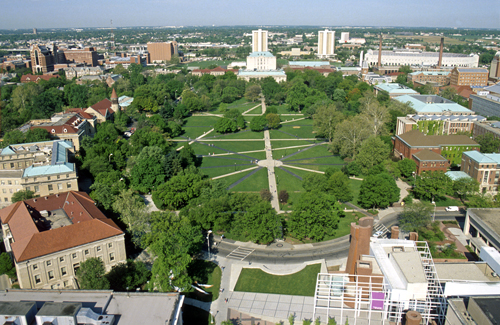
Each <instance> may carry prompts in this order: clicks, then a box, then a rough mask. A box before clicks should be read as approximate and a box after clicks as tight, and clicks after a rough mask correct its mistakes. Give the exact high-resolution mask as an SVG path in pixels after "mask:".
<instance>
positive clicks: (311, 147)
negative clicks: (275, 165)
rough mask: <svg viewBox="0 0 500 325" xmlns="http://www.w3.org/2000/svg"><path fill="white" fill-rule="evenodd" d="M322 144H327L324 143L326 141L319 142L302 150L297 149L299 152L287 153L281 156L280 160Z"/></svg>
mask: <svg viewBox="0 0 500 325" xmlns="http://www.w3.org/2000/svg"><path fill="white" fill-rule="evenodd" d="M302 140H303V139H302ZM322 144H325V143H324V142H319V143H316V144H313V145H312V146H309V147H307V148H305V149H302V150H299V151H297V152H294V153H291V154H289V155H287V156H285V157H283V158H281V159H280V160H284V159H287V158H290V157H293V156H295V155H297V154H299V153H301V152H304V151H306V150H309V149H311V148H314V147H316V146H321V145H322Z"/></svg>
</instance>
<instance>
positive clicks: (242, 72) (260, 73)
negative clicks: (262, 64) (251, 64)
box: [238, 70, 286, 76]
mask: <svg viewBox="0 0 500 325" xmlns="http://www.w3.org/2000/svg"><path fill="white" fill-rule="evenodd" d="M238 76H286V73H285V71H283V70H261V71H254V70H240V71H239V73H238Z"/></svg>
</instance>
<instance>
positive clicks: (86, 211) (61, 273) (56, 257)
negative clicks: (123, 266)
mask: <svg viewBox="0 0 500 325" xmlns="http://www.w3.org/2000/svg"><path fill="white" fill-rule="evenodd" d="M0 218H1V221H2V231H3V238H4V243H5V248H6V250H7V252H11V253H12V256H13V260H14V264H15V266H16V271H17V278H18V280H19V285H20V286H21V288H22V289H64V288H75V289H77V288H78V280H77V279H76V272H77V270H78V268H79V267H80V263H82V262H84V261H85V260H86V259H88V258H90V257H95V258H99V259H101V260H102V261H103V263H104V266H105V269H106V271H109V270H110V269H111V267H112V266H114V265H117V264H119V263H123V262H125V260H126V258H127V256H126V253H125V234H124V233H123V231H121V229H120V228H119V227H118V226H117V225H116V224H115V223H114V222H113V221H112V220H111V219H108V218H106V216H105V215H104V214H103V213H102V212H101V211H100V210H99V209H98V208H97V207H96V205H95V203H94V201H93V200H92V199H91V198H90V197H89V196H88V194H87V193H85V192H76V191H70V192H65V193H60V194H53V195H49V196H44V197H38V198H34V199H30V200H25V201H20V202H17V203H14V204H12V205H10V206H8V207H6V208H3V209H2V210H0Z"/></svg>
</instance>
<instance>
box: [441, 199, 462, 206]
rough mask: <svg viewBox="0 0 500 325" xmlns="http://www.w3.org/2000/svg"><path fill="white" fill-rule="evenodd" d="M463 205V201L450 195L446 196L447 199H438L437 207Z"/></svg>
mask: <svg viewBox="0 0 500 325" xmlns="http://www.w3.org/2000/svg"><path fill="white" fill-rule="evenodd" d="M462 205H463V203H462V201H460V200H458V199H450V198H448V197H447V198H445V200H439V199H436V206H437V207H448V206H462Z"/></svg>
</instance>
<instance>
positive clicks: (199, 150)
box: [184, 142, 226, 155]
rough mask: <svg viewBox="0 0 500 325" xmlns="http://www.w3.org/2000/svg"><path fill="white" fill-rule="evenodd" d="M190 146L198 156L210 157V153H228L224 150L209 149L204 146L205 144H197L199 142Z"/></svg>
mask: <svg viewBox="0 0 500 325" xmlns="http://www.w3.org/2000/svg"><path fill="white" fill-rule="evenodd" d="M186 143H187V142H185V143H184V144H186ZM190 146H191V148H193V150H194V153H195V154H196V155H208V154H209V153H210V154H212V153H216V154H219V153H226V151H224V150H221V149H218V148H215V147H209V146H207V145H204V144H201V143H197V142H195V143H193V144H191V145H190ZM221 148H222V147H221Z"/></svg>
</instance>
